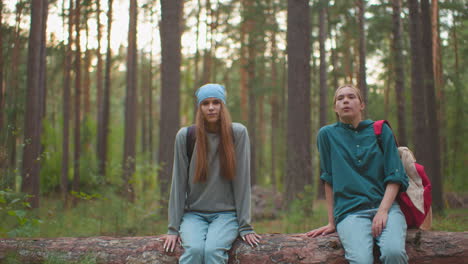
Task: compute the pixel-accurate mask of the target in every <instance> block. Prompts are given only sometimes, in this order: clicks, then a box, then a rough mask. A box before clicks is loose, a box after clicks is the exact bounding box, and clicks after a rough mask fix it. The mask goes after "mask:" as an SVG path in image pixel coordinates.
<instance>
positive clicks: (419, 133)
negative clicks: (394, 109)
mask: <svg viewBox="0 0 468 264" xmlns="http://www.w3.org/2000/svg"><path fill="white" fill-rule="evenodd" d="M408 9H409V33H410V47H411V91H412V96H411V103H412V110H413V112H412V116H413V143H414V153H415V155H416V157H418V161H419V162H420V163H422V164H426V163H428V162H429V159H428V158H427V153H428V151H429V149H428V145H429V144H427V142H429V141H426V138H427V136H426V134H427V131H426V114H425V109H426V99H425V91H424V72H423V70H424V65H423V61H422V59H423V54H422V51H421V47H422V45H421V23H420V13H419V3H418V0H408Z"/></svg>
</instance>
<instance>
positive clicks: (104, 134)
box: [97, 0, 113, 178]
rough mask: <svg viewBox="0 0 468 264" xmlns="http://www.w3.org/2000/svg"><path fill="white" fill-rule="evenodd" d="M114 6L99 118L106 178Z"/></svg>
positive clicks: (102, 171) (101, 165) (109, 20)
mask: <svg viewBox="0 0 468 264" xmlns="http://www.w3.org/2000/svg"><path fill="white" fill-rule="evenodd" d="M112 5H113V0H109V2H108V10H107V49H106V65H105V73H104V91H103V95H102V100H101V101H102V102H101V104H100V105H99V110H98V111H99V114H100V115H99V117H98V143H97V145H98V147H97V154H98V166H99V169H98V171H99V174H100V175H102V176H103V177H104V178H106V166H107V145H108V142H107V141H108V136H109V123H110V89H111V67H112V49H111V32H112Z"/></svg>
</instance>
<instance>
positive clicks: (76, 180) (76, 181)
mask: <svg viewBox="0 0 468 264" xmlns="http://www.w3.org/2000/svg"><path fill="white" fill-rule="evenodd" d="M80 2H81V1H80V0H76V1H75V3H76V4H75V10H74V11H75V12H74V14H75V17H74V20H75V32H76V37H75V48H76V50H75V65H74V66H75V94H74V96H75V100H74V102H75V109H74V111H75V127H74V154H73V158H74V161H73V171H74V174H73V186H72V189H73V191H74V192H79V191H80V159H81V158H80V157H81V45H80V40H81V37H80V30H81V25H80V17H81V15H80V8H81V6H80ZM72 200H73V206H75V205H76V203H77V202H78V201H77V198H76V197H73V199H72Z"/></svg>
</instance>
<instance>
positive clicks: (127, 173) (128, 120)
mask: <svg viewBox="0 0 468 264" xmlns="http://www.w3.org/2000/svg"><path fill="white" fill-rule="evenodd" d="M137 6H138V5H137V0H131V1H130V14H129V26H128V48H127V93H126V96H125V136H124V151H123V153H124V155H123V161H122V168H123V175H122V178H123V188H124V189H123V194H124V195H125V196H126V197H127V199H128V200H129V201H131V202H133V201H134V200H135V192H134V191H133V184H132V176H133V174H134V173H135V164H136V156H135V145H136V126H137V115H136V111H137V108H138V107H137V61H138V59H137V56H138V55H137V45H136V44H137V43H136V36H137Z"/></svg>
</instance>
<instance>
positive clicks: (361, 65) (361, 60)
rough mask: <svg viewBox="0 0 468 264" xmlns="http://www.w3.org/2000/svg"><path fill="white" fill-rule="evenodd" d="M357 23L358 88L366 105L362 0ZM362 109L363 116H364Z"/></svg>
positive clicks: (365, 53)
mask: <svg viewBox="0 0 468 264" xmlns="http://www.w3.org/2000/svg"><path fill="white" fill-rule="evenodd" d="M357 4H358V21H359V78H358V86H359V89H360V90H361V93H362V97H363V100H364V103H365V104H367V97H368V95H367V80H366V55H367V51H366V27H365V16H364V14H365V12H366V2H365V1H364V0H358V1H357ZM366 112H367V111H366V110H365V109H364V116H365V115H366Z"/></svg>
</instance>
